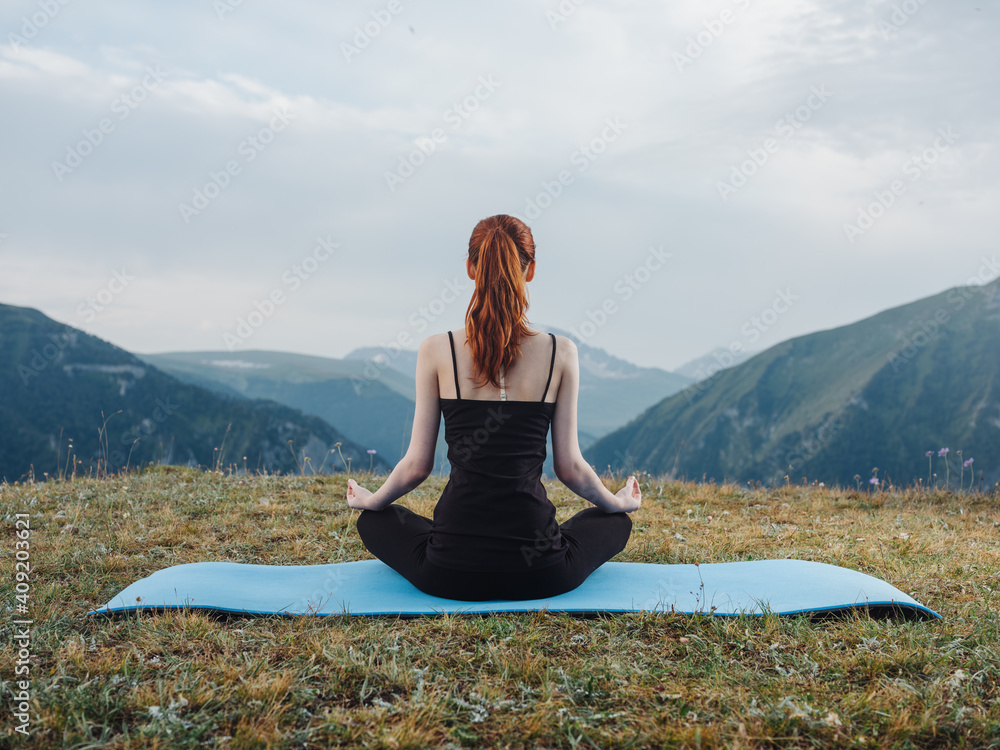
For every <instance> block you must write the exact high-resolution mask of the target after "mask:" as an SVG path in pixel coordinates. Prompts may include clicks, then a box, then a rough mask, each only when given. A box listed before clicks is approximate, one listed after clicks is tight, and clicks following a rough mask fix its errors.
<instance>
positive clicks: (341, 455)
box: [333, 443, 351, 473]
mask: <svg viewBox="0 0 1000 750" xmlns="http://www.w3.org/2000/svg"><path fill="white" fill-rule="evenodd" d="M333 447H334V448H336V449H337V453H338V454H340V460H341V461H344V454H343V453H341V452H340V443H334V444H333ZM344 470H345V471H347V472H348V473H350V471H351V467H350V466H349V465H348V463H347V461H344Z"/></svg>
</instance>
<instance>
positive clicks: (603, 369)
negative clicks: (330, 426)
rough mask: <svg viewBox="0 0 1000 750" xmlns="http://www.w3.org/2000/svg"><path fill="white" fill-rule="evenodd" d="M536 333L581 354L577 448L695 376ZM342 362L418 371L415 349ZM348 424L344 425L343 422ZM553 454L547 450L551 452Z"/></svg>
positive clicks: (366, 353) (376, 351)
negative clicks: (646, 364) (565, 342)
mask: <svg viewBox="0 0 1000 750" xmlns="http://www.w3.org/2000/svg"><path fill="white" fill-rule="evenodd" d="M535 328H536V329H537V330H541V331H545V332H546V333H547V332H550V331H551V332H552V333H554V334H556V335H557V336H566V337H567V338H569V339H571V340H572V341H573V343H574V344H576V346H577V349H578V351H579V355H580V395H579V398H578V403H577V424H578V435H579V441H580V446H581V447H585V446H587V445H590V444H591V443H593V442H594V441H595V440H597V438H598V437H600V436H601V435H605V434H607V433H609V432H611V431H612V430H614V429H616V428H618V427H621V426H622V425H623V424H625V423H626V422H628V421H629V420H630V419H632V418H633V417H635V416H636V415H638V414H639V413H640V412H642V411H643V410H645V409H646V408H648V407H649V405H650V404H654V403H656V402H657V401H659V400H660V399H662V398H664V397H665V396H669V395H670V394H672V393H677V392H678V391H680V390H681V389H683V388H684V387H685V386H687V385H689V384H690V383H691V382H693V378H690V377H686V376H683V375H678V374H676V373H672V372H668V371H667V370H661V369H660V368H658V367H639V366H637V365H634V364H632V363H631V362H628V361H626V360H624V359H619V358H618V357H615V356H613V355H611V354H608V353H607V352H606V351H605V350H604V349H600V348H598V347H595V346H591V345H589V344H587V343H585V342H584V341H583V340H582V339H581V338H580V337H579V336H577V335H575V334H573V333H570V332H568V331H564V330H561V329H559V328H556V327H554V326H535ZM344 359H345V360H354V359H358V360H366V361H368V362H369V363H370V365H372V366H375V367H378V368H380V369H385V370H394V371H395V372H398V373H399V374H401V375H405V376H406V377H408V378H410V379H415V377H416V372H417V353H416V351H408V350H405V349H404V350H400V351H392V352H387V351H386V350H385V349H382V348H378V347H364V348H360V349H354V350H353V351H351V352H348V354H347V355H346V356H345V357H344ZM345 424H346V423H345ZM549 454H550V455H551V447H550V448H549Z"/></svg>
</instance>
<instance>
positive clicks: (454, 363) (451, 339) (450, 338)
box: [448, 331, 548, 400]
mask: <svg viewBox="0 0 1000 750" xmlns="http://www.w3.org/2000/svg"><path fill="white" fill-rule="evenodd" d="M448 341H449V342H450V343H451V364H452V366H453V367H454V368H455V395H456V396H458V398H459V400H461V398H462V391H461V389H459V387H458V360H457V359H456V358H455V337H454V336H452V335H451V331H448ZM545 390H546V391H547V390H548V386H546V387H545Z"/></svg>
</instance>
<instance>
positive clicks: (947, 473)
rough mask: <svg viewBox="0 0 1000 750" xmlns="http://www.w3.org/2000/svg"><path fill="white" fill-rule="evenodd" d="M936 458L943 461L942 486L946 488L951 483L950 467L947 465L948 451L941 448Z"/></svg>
mask: <svg viewBox="0 0 1000 750" xmlns="http://www.w3.org/2000/svg"><path fill="white" fill-rule="evenodd" d="M938 458H943V459H944V486H945V488H947V487H948V485H949V484H950V483H951V466H949V465H948V449H947V448H942V449H941V450H939V451H938Z"/></svg>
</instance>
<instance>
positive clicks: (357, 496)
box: [347, 479, 374, 510]
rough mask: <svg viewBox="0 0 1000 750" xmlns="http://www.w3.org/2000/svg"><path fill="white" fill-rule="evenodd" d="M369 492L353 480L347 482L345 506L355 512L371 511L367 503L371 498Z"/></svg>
mask: <svg viewBox="0 0 1000 750" xmlns="http://www.w3.org/2000/svg"><path fill="white" fill-rule="evenodd" d="M372 494H374V493H372V492H371V491H370V490H366V489H365V488H364V487H362V486H361V485H359V484H358V483H357V482H355V481H354V480H353V479H348V480H347V504H348V505H349V506H350V507H352V508H355V509H357V510H372V509H371V508H369V505H368V501H369V499H370V498H371V496H372Z"/></svg>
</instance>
